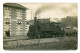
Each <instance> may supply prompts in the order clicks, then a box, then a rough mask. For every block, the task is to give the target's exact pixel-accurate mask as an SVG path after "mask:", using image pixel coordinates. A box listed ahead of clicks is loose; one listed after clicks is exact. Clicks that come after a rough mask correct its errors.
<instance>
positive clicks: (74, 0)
mask: <svg viewBox="0 0 80 53" xmlns="http://www.w3.org/2000/svg"><path fill="white" fill-rule="evenodd" d="M5 2H9V3H10V2H11V3H12V2H14V3H15V2H16V3H18V2H21V3H22V2H23V3H24V2H25V3H33V2H34V3H35V2H36V3H41V2H42V3H78V49H77V50H70V51H69V50H62V51H58V50H53V51H27V50H26V51H17V52H16V51H9V50H4V49H3V3H5ZM79 6H80V3H79V0H1V1H0V52H1V53H14V52H15V53H18V52H19V53H26V52H31V53H33V52H34V53H38V52H39V53H53V52H54V53H58V52H59V53H60V52H61V53H80V35H79V34H80V33H79V30H80V28H79V27H80V25H79V23H80V16H79V12H80V10H79V9H80V7H79Z"/></svg>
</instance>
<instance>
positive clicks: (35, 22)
mask: <svg viewBox="0 0 80 53" xmlns="http://www.w3.org/2000/svg"><path fill="white" fill-rule="evenodd" d="M36 24H37V17H34V25H36Z"/></svg>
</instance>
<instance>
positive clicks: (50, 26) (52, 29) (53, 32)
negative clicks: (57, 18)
mask: <svg viewBox="0 0 80 53" xmlns="http://www.w3.org/2000/svg"><path fill="white" fill-rule="evenodd" d="M42 20H43V21H42ZM27 36H28V37H29V38H31V39H35V38H52V37H62V36H64V30H62V29H61V26H60V23H56V22H50V21H49V19H47V20H44V19H37V17H34V25H30V27H29V31H28V33H27Z"/></svg>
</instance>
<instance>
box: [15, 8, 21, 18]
mask: <svg viewBox="0 0 80 53" xmlns="http://www.w3.org/2000/svg"><path fill="white" fill-rule="evenodd" d="M16 14H17V19H22V10H20V9H17V10H16Z"/></svg>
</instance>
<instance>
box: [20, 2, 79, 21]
mask: <svg viewBox="0 0 80 53" xmlns="http://www.w3.org/2000/svg"><path fill="white" fill-rule="evenodd" d="M19 4H21V5H23V6H25V7H26V8H29V10H27V13H26V15H27V18H26V19H27V20H31V19H34V17H35V16H36V17H37V18H38V19H42V18H50V19H53V18H59V19H61V18H65V17H66V16H78V5H77V3H19Z"/></svg>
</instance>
